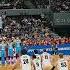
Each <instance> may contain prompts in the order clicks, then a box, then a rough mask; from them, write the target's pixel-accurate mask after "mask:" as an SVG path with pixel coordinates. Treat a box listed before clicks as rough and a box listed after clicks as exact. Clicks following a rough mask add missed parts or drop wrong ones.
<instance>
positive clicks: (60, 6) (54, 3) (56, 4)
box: [51, 0, 70, 12]
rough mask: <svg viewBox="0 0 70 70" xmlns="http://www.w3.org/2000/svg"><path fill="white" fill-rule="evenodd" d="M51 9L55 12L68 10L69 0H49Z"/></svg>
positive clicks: (69, 9) (69, 8)
mask: <svg viewBox="0 0 70 70" xmlns="http://www.w3.org/2000/svg"><path fill="white" fill-rule="evenodd" d="M51 9H52V10H53V11H55V12H61V11H70V0H64V1H63V0H51Z"/></svg>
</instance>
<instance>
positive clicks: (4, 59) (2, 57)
mask: <svg viewBox="0 0 70 70" xmlns="http://www.w3.org/2000/svg"><path fill="white" fill-rule="evenodd" d="M1 62H2V64H5V62H6V52H5V47H3V46H2V49H1Z"/></svg>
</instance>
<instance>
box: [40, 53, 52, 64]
mask: <svg viewBox="0 0 70 70" xmlns="http://www.w3.org/2000/svg"><path fill="white" fill-rule="evenodd" d="M50 56H51V55H50V54H49V53H47V52H44V53H42V55H41V57H42V63H43V64H49V63H51V61H50Z"/></svg>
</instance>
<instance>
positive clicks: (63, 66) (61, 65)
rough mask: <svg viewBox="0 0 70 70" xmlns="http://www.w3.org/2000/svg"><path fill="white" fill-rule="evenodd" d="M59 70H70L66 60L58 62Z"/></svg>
mask: <svg viewBox="0 0 70 70" xmlns="http://www.w3.org/2000/svg"><path fill="white" fill-rule="evenodd" d="M57 68H58V70H68V63H67V61H66V60H65V59H60V60H58V64H57Z"/></svg>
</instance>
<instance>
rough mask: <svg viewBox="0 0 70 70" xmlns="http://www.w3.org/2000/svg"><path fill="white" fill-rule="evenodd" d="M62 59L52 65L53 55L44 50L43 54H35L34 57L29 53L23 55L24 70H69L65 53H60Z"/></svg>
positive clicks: (22, 64)
mask: <svg viewBox="0 0 70 70" xmlns="http://www.w3.org/2000/svg"><path fill="white" fill-rule="evenodd" d="M59 57H60V59H59V60H58V61H57V62H56V64H55V66H53V65H52V63H51V62H52V59H51V55H50V54H49V53H47V52H43V53H42V54H41V55H39V54H34V55H33V56H32V57H30V56H28V55H22V56H21V66H22V70H56V68H57V70H68V63H67V60H65V59H64V58H63V55H62V54H60V55H59Z"/></svg>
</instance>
